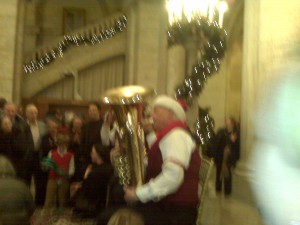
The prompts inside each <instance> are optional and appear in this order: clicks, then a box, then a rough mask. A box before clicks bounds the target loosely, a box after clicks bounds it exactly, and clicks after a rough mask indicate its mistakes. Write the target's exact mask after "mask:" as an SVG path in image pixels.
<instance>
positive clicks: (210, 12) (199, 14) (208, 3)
mask: <svg viewBox="0 0 300 225" xmlns="http://www.w3.org/2000/svg"><path fill="white" fill-rule="evenodd" d="M166 7H167V10H168V14H169V24H170V25H171V26H172V25H173V24H176V23H178V22H180V21H186V22H188V23H190V22H191V21H192V20H195V19H198V18H208V20H209V22H210V23H212V22H213V21H214V20H216V18H218V25H219V27H221V28H222V25H223V17H224V13H225V12H226V11H227V9H228V5H227V2H225V1H220V0H168V1H167V2H166Z"/></svg>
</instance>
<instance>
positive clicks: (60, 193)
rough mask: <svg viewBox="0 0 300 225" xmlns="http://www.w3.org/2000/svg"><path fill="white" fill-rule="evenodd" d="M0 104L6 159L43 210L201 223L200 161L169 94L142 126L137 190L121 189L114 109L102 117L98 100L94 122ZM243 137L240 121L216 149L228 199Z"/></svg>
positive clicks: (102, 220)
mask: <svg viewBox="0 0 300 225" xmlns="http://www.w3.org/2000/svg"><path fill="white" fill-rule="evenodd" d="M0 106H1V111H0V118H1V129H0V154H1V157H4V158H5V159H7V160H8V161H9V162H10V163H11V164H12V165H13V168H14V170H15V178H18V181H20V182H24V183H25V184H26V185H27V188H28V187H29V186H30V185H31V183H32V181H34V187H35V194H34V196H35V198H34V204H33V205H35V206H36V207H43V208H53V207H61V208H64V207H72V208H73V209H74V210H73V212H74V213H75V214H76V215H77V216H82V217H98V224H107V223H108V222H109V219H110V218H116V216H113V215H114V213H116V212H120V210H121V212H123V211H122V208H124V207H125V208H127V210H129V212H130V214H135V213H137V214H138V215H140V216H141V217H140V218H142V219H143V221H144V223H145V224H146V225H147V224H168V225H170V224H193V223H194V222H195V220H196V217H197V206H198V204H199V202H198V196H197V193H198V184H199V170H200V164H201V158H200V155H199V151H198V150H197V149H198V147H199V146H198V145H197V141H196V140H195V137H194V136H193V135H191V133H190V130H189V128H188V127H187V125H186V115H185V109H184V107H183V106H182V103H180V102H178V101H176V100H174V99H172V98H170V97H168V96H158V97H157V98H156V99H155V100H154V102H153V104H152V106H153V109H152V114H151V116H152V123H151V124H147V125H145V124H144V126H143V131H144V133H145V137H146V139H145V140H146V141H147V145H146V146H147V147H148V150H147V163H146V164H147V169H146V178H145V184H143V185H141V186H138V187H133V186H124V187H122V186H121V185H120V184H119V183H118V181H117V180H118V178H117V177H116V173H114V168H113V162H111V158H112V155H111V153H112V152H116V151H118V146H117V145H116V146H115V143H117V140H116V139H115V137H116V127H115V126H114V116H113V113H112V112H111V111H107V113H106V114H105V116H104V119H102V118H101V114H100V110H101V108H100V106H99V105H98V104H97V103H96V102H92V103H90V104H89V105H88V112H87V118H83V117H81V116H79V115H76V113H73V114H71V115H72V116H68V118H64V117H62V116H61V115H60V114H47V116H46V118H44V119H43V120H39V119H38V109H37V107H36V106H35V105H34V104H28V105H27V106H26V107H25V112H24V116H22V115H21V114H19V113H18V110H17V106H16V105H15V104H14V103H9V102H5V101H4V100H3V99H1V105H0ZM238 140H239V138H238V133H237V130H236V126H235V123H234V121H233V119H228V121H227V129H224V130H222V131H220V132H219V133H218V134H217V135H216V141H215V146H214V147H215V149H217V152H215V154H214V156H215V161H216V163H217V177H219V178H220V179H217V181H216V188H217V191H220V190H221V186H222V183H221V181H222V179H224V181H225V194H230V192H231V172H230V168H231V167H232V165H234V164H235V163H236V161H237V160H238V157H239V155H238V154H239V153H238V148H239V146H238V143H239V141H238ZM0 172H1V171H0ZM32 178H33V179H32ZM109 183H111V184H113V185H115V186H114V187H113V188H112V190H117V191H115V192H114V191H112V194H113V195H114V196H111V200H112V199H114V200H115V201H111V203H116V204H112V207H107V205H106V204H107V199H106V197H107V186H108V184H109ZM29 194H30V193H29ZM26 196H27V197H26V198H27V199H28V196H29V195H28V193H27V194H26ZM32 203H33V202H32ZM128 206H129V209H128ZM125 211H126V210H125ZM126 212H127V211H126ZM158 215H159V216H158ZM112 216H113V217H112ZM24 224H25V223H24Z"/></svg>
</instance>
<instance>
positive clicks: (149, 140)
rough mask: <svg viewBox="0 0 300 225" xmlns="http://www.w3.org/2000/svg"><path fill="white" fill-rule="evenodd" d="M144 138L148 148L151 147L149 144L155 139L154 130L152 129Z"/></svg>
mask: <svg viewBox="0 0 300 225" xmlns="http://www.w3.org/2000/svg"><path fill="white" fill-rule="evenodd" d="M146 140H147V143H148V146H149V148H151V146H152V145H153V144H154V142H155V141H156V140H157V138H156V133H155V132H154V131H152V132H151V133H149V134H148V135H147V136H146Z"/></svg>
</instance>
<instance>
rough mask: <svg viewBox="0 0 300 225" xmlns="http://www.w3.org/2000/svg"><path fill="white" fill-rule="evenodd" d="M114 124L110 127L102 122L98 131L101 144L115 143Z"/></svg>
mask: <svg viewBox="0 0 300 225" xmlns="http://www.w3.org/2000/svg"><path fill="white" fill-rule="evenodd" d="M116 129H117V127H116V125H115V124H114V125H113V128H112V129H110V125H108V124H106V123H103V125H102V127H101V131H100V135H101V141H102V144H103V145H105V146H109V145H110V144H113V145H114V144H115V135H116Z"/></svg>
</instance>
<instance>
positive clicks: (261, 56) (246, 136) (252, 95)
mask: <svg viewBox="0 0 300 225" xmlns="http://www.w3.org/2000/svg"><path fill="white" fill-rule="evenodd" d="M299 10H300V1H294V0H288V1H285V2H284V4H283V3H282V1H280V0H261V1H253V0H245V19H244V46H243V48H244V55H243V72H242V96H241V160H240V161H241V162H240V167H247V162H248V159H249V156H250V155H251V150H252V144H253V140H254V137H253V116H254V114H255V109H256V106H257V103H258V100H259V99H258V98H259V90H262V89H263V88H265V86H264V84H265V83H266V82H268V80H270V79H272V77H274V76H275V75H276V73H274V70H275V71H276V69H277V68H279V67H280V66H281V65H284V64H285V63H286V62H288V61H290V60H291V55H290V54H291V52H292V51H294V49H295V48H298V46H299V34H298V31H299V28H300V24H299V22H298V21H299V18H300V16H299ZM253 12H255V16H254V14H253Z"/></svg>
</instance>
